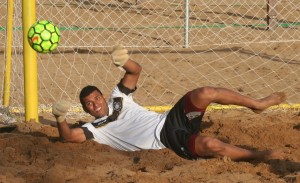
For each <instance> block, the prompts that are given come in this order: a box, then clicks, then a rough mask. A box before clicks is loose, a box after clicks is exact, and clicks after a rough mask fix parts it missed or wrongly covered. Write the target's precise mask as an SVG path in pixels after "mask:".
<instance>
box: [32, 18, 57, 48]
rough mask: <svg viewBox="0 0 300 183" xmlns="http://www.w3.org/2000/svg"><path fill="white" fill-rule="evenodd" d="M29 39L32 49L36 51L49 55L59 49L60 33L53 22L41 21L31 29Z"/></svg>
mask: <svg viewBox="0 0 300 183" xmlns="http://www.w3.org/2000/svg"><path fill="white" fill-rule="evenodd" d="M27 38H28V42H29V44H30V46H31V48H33V49H34V50H35V51H37V52H39V53H49V52H52V51H54V50H55V49H56V48H57V46H58V44H59V41H60V31H59V29H58V28H57V27H56V26H55V25H54V24H53V23H52V22H50V21H47V20H40V21H37V22H36V23H35V24H33V25H32V26H31V27H30V29H29V31H28V35H27Z"/></svg>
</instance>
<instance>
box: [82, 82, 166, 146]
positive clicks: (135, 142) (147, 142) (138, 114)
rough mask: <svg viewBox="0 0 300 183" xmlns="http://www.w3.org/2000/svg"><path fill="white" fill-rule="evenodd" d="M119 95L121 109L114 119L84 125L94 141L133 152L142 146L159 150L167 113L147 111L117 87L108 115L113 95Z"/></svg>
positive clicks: (111, 108)
mask: <svg viewBox="0 0 300 183" xmlns="http://www.w3.org/2000/svg"><path fill="white" fill-rule="evenodd" d="M116 97H122V110H121V111H120V113H119V116H118V118H117V119H116V120H115V121H112V122H109V123H106V124H104V125H102V126H100V127H95V126H94V125H93V124H92V123H94V124H95V123H97V122H101V120H102V121H103V120H104V119H106V118H107V116H105V117H103V118H100V119H96V120H95V121H94V122H92V123H87V124H84V125H83V126H82V127H86V128H87V129H88V130H89V131H90V132H91V133H92V134H93V136H94V140H95V141H97V142H99V143H101V144H106V145H109V146H111V147H113V148H115V149H119V150H125V151H136V150H141V149H162V148H165V146H164V145H163V144H162V143H161V141H160V132H161V129H162V127H163V125H164V122H165V119H166V116H167V112H165V113H163V114H159V113H156V112H153V111H149V110H147V109H145V108H144V107H142V106H140V105H138V104H137V103H135V102H134V101H133V98H132V93H130V94H129V95H126V94H124V93H122V92H121V91H120V90H119V88H118V87H117V86H116V87H115V88H114V89H113V92H112V95H111V98H110V99H109V101H108V107H109V115H112V113H113V98H116Z"/></svg>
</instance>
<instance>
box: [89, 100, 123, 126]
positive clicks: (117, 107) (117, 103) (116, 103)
mask: <svg viewBox="0 0 300 183" xmlns="http://www.w3.org/2000/svg"><path fill="white" fill-rule="evenodd" d="M122 108H123V98H122V97H116V98H113V112H112V115H110V116H108V117H107V118H106V119H103V120H100V121H97V122H93V123H92V125H94V127H96V128H99V127H102V126H104V125H106V124H108V123H110V122H113V121H115V120H117V118H118V116H119V114H120V111H121V110H122Z"/></svg>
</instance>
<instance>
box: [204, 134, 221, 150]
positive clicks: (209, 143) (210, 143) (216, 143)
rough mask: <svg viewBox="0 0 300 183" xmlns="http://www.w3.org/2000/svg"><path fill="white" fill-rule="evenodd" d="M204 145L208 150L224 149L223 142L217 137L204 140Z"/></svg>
mask: <svg viewBox="0 0 300 183" xmlns="http://www.w3.org/2000/svg"><path fill="white" fill-rule="evenodd" d="M204 147H205V149H206V150H207V151H208V152H213V153H216V152H219V151H222V150H223V149H224V146H223V142H222V141H220V140H219V139H216V138H211V137H209V138H207V139H206V141H205V142H204Z"/></svg>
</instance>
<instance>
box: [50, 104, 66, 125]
mask: <svg viewBox="0 0 300 183" xmlns="http://www.w3.org/2000/svg"><path fill="white" fill-rule="evenodd" d="M70 106H71V104H70V103H69V102H68V101H65V100H59V101H57V102H56V103H55V104H53V105H52V114H53V115H54V116H55V118H56V120H57V122H59V123H61V122H64V121H65V119H66V115H67V112H68V110H69V108H70Z"/></svg>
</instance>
